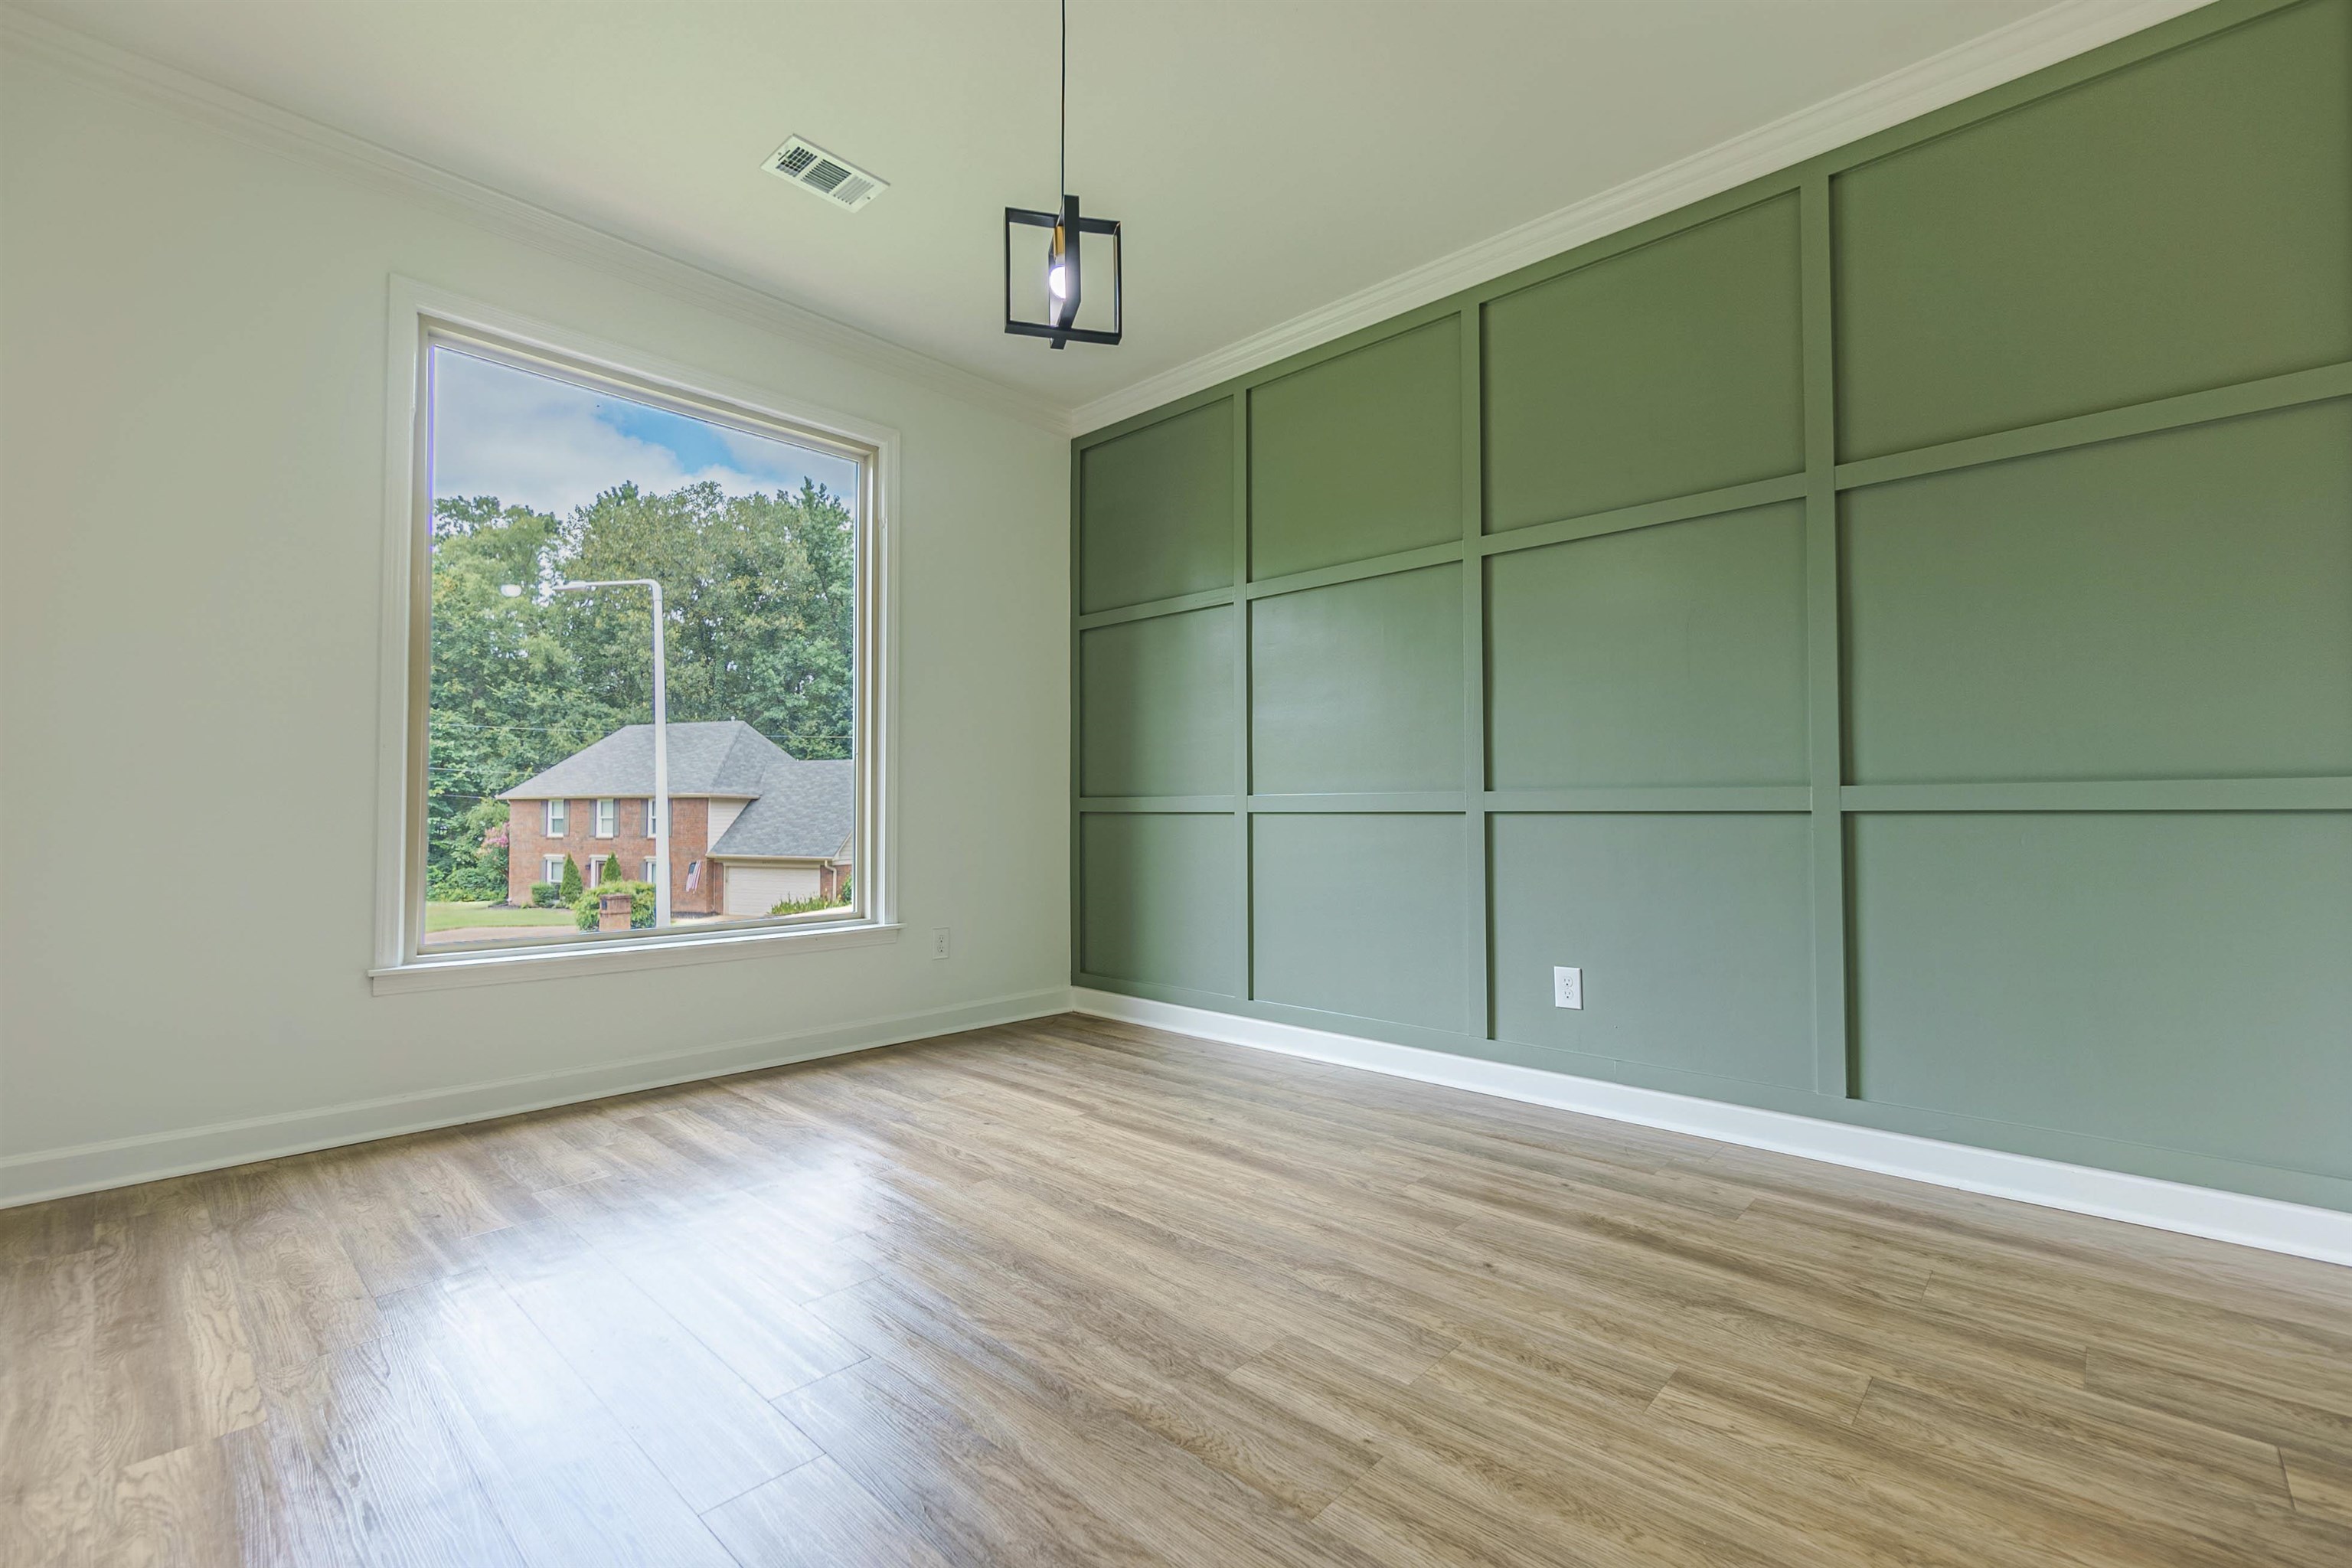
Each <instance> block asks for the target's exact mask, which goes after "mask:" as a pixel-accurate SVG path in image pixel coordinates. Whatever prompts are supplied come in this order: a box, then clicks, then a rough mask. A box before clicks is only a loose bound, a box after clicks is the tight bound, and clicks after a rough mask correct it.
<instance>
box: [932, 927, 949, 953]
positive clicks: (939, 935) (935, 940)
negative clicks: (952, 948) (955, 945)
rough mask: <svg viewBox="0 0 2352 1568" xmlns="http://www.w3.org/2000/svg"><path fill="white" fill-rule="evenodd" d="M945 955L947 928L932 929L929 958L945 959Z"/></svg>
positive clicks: (946, 950) (946, 951) (946, 949)
mask: <svg viewBox="0 0 2352 1568" xmlns="http://www.w3.org/2000/svg"><path fill="white" fill-rule="evenodd" d="M947 955H948V928H947V927H945V926H937V927H934V928H933V929H932V931H931V956H932V957H933V958H945V957H946V956H947Z"/></svg>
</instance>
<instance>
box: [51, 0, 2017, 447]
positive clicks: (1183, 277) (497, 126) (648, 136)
mask: <svg viewBox="0 0 2352 1568" xmlns="http://www.w3.org/2000/svg"><path fill="white" fill-rule="evenodd" d="M2048 3H2049V0H1533V3H1516V4H1510V3H1506V4H1495V3H1486V0H1420V3H1411V0H1387V3H1379V4H1372V3H1361V0H1359V3H1353V4H1347V3H1339V0H1323V3H1295V0H1294V3H1269V0H1255V3H1250V0H1228V3H1207V0H1161V3H1151V4H1146V3H1130V0H1075V3H1074V4H1073V5H1071V24H1070V25H1071V42H1070V71H1071V81H1070V97H1071V102H1070V152H1069V157H1070V187H1071V188H1072V189H1073V190H1075V191H1076V192H1077V193H1078V194H1079V195H1081V196H1082V197H1083V198H1084V199H1085V202H1086V205H1087V210H1088V211H1090V212H1097V213H1100V214H1103V215H1105V216H1113V217H1117V218H1118V219H1120V220H1121V221H1122V222H1123V223H1124V224H1125V225H1126V238H1127V242H1128V257H1127V306H1128V334H1127V341H1126V342H1125V343H1123V344H1122V345H1120V346H1119V347H1117V348H1108V349H1106V348H1077V349H1073V350H1071V351H1069V352H1066V353H1054V352H1052V351H1050V350H1048V349H1047V348H1045V345H1044V344H1042V343H1039V342H1034V341H1031V340H1025V339H1015V338H1008V337H1006V336H1005V335H1004V333H1003V329H1002V324H1001V305H1000V291H1001V289H1002V269H1003V256H1002V249H1001V247H1002V243H1003V241H1002V238H1001V236H1002V225H1001V220H1002V210H1003V208H1004V207H1005V206H1006V205H1024V206H1049V205H1052V204H1053V200H1054V181H1055V166H1054V158H1055V148H1054V133H1055V100H1054V84H1055V78H1054V69H1055V6H1054V5H1053V3H1052V0H952V3H936V0H934V3H928V4H917V3H904V4H897V3H891V4H885V3H878V0H869V3H863V4H860V3H835V4H747V3H732V4H729V3H722V4H705V3H699V0H667V3H643V0H641V3H616V4H578V3H570V4H553V3H544V0H541V3H524V4H515V3H509V0H473V3H468V4H412V3H405V0H343V3H304V4H289V3H285V0H264V3H254V0H226V3H224V0H172V3H165V4H158V3H153V0H105V3H79V4H48V5H32V6H27V7H26V9H28V10H31V11H34V12H36V13H37V14H39V15H41V16H46V17H47V18H48V19H50V20H52V21H55V22H58V23H60V24H62V25H64V26H69V27H72V28H75V29H77V30H79V31H80V32H82V33H85V34H88V35H91V36H94V37H99V38H101V39H103V40H105V41H107V42H110V43H112V44H115V45H118V46H120V47H123V48H126V49H129V50H131V51H134V52H136V53H139V54H142V55H144V56H147V57H149V58H153V59H156V60H160V61H163V63H165V64H167V65H171V66H175V67H178V68H181V69H183V70H185V71H188V72H191V73H193V74H194V75H196V76H199V77H203V78H205V79H209V80H211V81H213V82H215V83H217V84H219V85H221V86H224V87H228V88H232V89H236V90H239V91H242V92H245V93H247V94H250V95H251V96H253V97H255V98H258V99H261V100H266V101H268V102H270V103H274V104H276V105H278V106H279V107H281V108H285V109H289V110H294V111H295V112H297V113H299V114H302V115H306V116H308V117H310V118H311V119H314V120H318V121H324V122H325V123H327V124H329V125H331V126H334V127H336V128H337V129H339V130H342V131H346V132H352V133H354V134H357V135H359V136H362V137H364V138H366V139H368V140H370V141H373V142H379V143H382V144H383V145H384V146H387V147H390V148H393V149H394V150H396V151H399V152H402V153H408V154H410V155H411V156H414V157H416V158H420V159H423V160H425V162H427V163H435V164H437V165H439V166H441V167H442V168H445V169H447V170H449V171H452V172H454V173H457V174H465V175H467V176H469V177H471V178H473V179H476V180H478V181H481V182H483V183H484V184H489V185H492V186H495V187H497V188H499V189H500V190H504V191H506V192H509V193H510V194H512V195H518V196H520V197H523V198H524V199H526V200H528V201H530V202H533V203H536V204H538V205H541V206H545V207H549V208H551V209H553V210H555V211H558V212H561V213H563V214H566V215H568V216H572V217H576V218H580V219H582V220H584V221H586V222H588V223H590V224H593V225H594V226H598V227H600V228H604V229H606V230H609V231H611V232H614V233H616V234H620V235H624V236H625V237H630V238H633V239H635V240H638V241H641V242H643V243H646V244H648V245H651V246H653V247H656V248H657V249H660V250H663V251H667V252H668V253H669V254H671V255H673V256H676V257H679V258H684V259H687V260H689V261H693V262H696V263H698V264H699V265H702V266H704V267H707V268H710V269H711V270H713V271H717V272H719V273H722V274H725V275H727V276H729V277H731V278H734V279H738V280H740V281H742V282H745V283H749V284H751V285H753V286H755V287H757V288H760V289H764V290H766V291H768V292H770V293H772V294H776V295H780V296H782V297H783V298H785V299H788V300H793V301H795V302H797V303H799V304H802V305H805V306H808V307H810V308H812V309H814V310H818V311H821V312H823V313H824V314H826V315H828V316H832V317H835V318H836V319H838V320H840V321H846V322H850V323H852V324H854V325H856V326H859V327H862V328H865V329H866V330H867V331H871V332H874V333H876V334H877V335H879V336H882V337H885V338H887V339H890V340H892V341H894V342H898V343H900V344H903V345H905V346H907V347H909V348H913V349H917V350H919V351H921V352H923V353H929V354H931V355H933V356H935V357H937V358H939V359H941V360H945V361H948V362H949V363H953V364H957V365H960V366H962V367H964V368H966V369H968V370H971V371H973V372H976V373H978V374H982V375H985V376H988V377H990V378H992V379H994V380H996V381H999V382H1002V383H1005V384H1012V385H1014V386H1018V387H1022V388H1024V389H1026V390H1028V391H1029V392H1031V393H1032V394H1034V395H1038V396H1041V397H1043V398H1045V399H1046V400H1047V401H1049V402H1051V403H1052V404H1055V405H1059V406H1061V407H1064V408H1071V407H1075V406H1076V405H1081V404H1085V403H1088V402H1091V401H1093V400H1095V399H1097V398H1099V397H1102V396H1105V395H1108V394H1111V393H1113V392H1116V391H1118V389H1120V388H1124V387H1128V386H1130V385H1132V384H1135V383H1137V382H1140V381H1143V380H1145V379H1146V378H1148V377H1150V376H1153V375H1156V374H1160V373H1163V372H1167V371H1169V370H1171V368H1172V367H1175V366H1177V365H1180V364H1182V363H1185V362H1187V361H1190V360H1192V359H1195V358H1197V357H1199V356H1201V355H1203V354H1207V353H1212V352H1213V351H1215V350H1218V349H1220V348H1223V347H1224V346H1226V345H1228V344H1231V343H1234V342H1237V341H1239V340H1242V339H1244V338H1247V337H1249V336H1251V335H1252V334H1255V333H1257V332H1261V331H1265V330H1267V329H1269V328H1272V327H1274V326H1276V324H1277V323H1280V322H1283V321H1287V320H1289V319H1290V318H1292V317H1295V316H1297V315H1300V314H1302V313H1304V312H1307V311H1309V310H1315V309H1316V308H1318V307H1320V306H1324V305H1327V304H1328V303H1329V302H1330V301H1332V300H1339V299H1340V298H1342V297H1344V296H1347V295H1349V294H1352V293H1354V292H1356V291H1357V290H1359V289H1365V288H1367V287H1370V286H1371V285H1374V284H1377V283H1379V282H1381V281H1382V280H1383V279H1389V278H1391V277H1394V276H1395V275H1397V274H1399V273H1402V272H1405V271H1407V270H1409V269H1411V268H1414V267H1417V266H1421V265H1423V264H1425V263H1428V262H1431V261H1433V260H1434V259H1436V258H1440V257H1443V256H1445V255H1446V254H1448V253H1450V252H1453V251H1455V250H1459V249H1461V248H1463V247H1465V246H1467V245H1470V244H1472V243H1474V242H1475V241H1478V240H1481V239H1484V238H1486V237H1489V236H1493V235H1496V234H1498V233H1500V232H1502V231H1504V230H1506V229H1509V228H1512V227H1514V226H1518V225H1520V224H1523V223H1527V222H1528V221H1530V220H1532V219H1535V218H1538V217H1540V216H1543V215H1545V214H1547V213H1550V212H1552V211H1554V210H1556V209H1558V208H1560V207H1564V206H1567V205H1570V204H1573V203H1576V202H1578V201H1580V200H1583V199H1585V198H1588V197H1591V196H1592V195H1597V194H1598V193H1600V192H1602V191H1604V190H1607V189H1609V188H1610V187H1612V186H1614V185H1617V184H1622V182H1624V181H1626V180H1628V179H1631V178H1633V177H1634V176H1637V175H1640V174H1644V173H1647V172H1648V171H1651V170H1654V169H1656V168H1659V167H1661V166H1663V165H1664V164H1667V163H1673V162H1674V161H1675V160H1676V159H1679V158H1683V157H1685V156H1687V155H1689V154H1691V153H1696V152H1699V151H1701V150H1703V149H1705V148H1707V147H1709V146H1712V145H1714V144H1715V143H1717V142H1722V141H1725V140H1726V139H1727V138H1730V137H1732V136H1735V135H1737V134H1738V133H1739V132H1744V131H1748V130H1750V129H1753V128H1755V127H1758V126H1760V125H1763V124H1766V123H1768V122H1769V121H1774V120H1776V119H1779V118H1780V117H1781V116H1783V115H1787V114H1790V113H1791V112H1793V111H1795V110H1801V109H1803V108H1805V107H1807V106H1808V105H1811V104H1813V103H1817V102H1819V101H1821V100H1823V99H1827V98H1830V97H1832V96H1833V95H1835V94H1837V93H1839V92H1841V91H1843V90H1845V89H1851V88H1853V87H1857V86H1859V85H1861V84H1863V83H1865V82H1868V81H1872V80H1874V79H1877V78H1879V77H1882V76H1885V75H1886V74H1887V73H1889V72H1892V71H1895V70H1896V69H1898V68H1902V67H1905V66H1906V65H1910V64H1913V63H1915V62H1916V61H1919V60H1922V59H1925V58H1927V57H1929V56H1932V55H1935V54H1937V53H1939V52H1941V51H1943V50H1945V49H1948V48H1951V47H1955V46H1957V45H1959V44H1962V43H1965V42H1967V41H1968V40H1969V39H1972V38H1975V37H1979V36H1980V35H1982V34H1985V33H1987V32H1990V31H1992V30H1994V29H1996V28H1998V27H2000V26H2003V25H2005V24H2008V23H2011V22H2014V21H2017V20H2019V19H2020V18H2021V17H2023V16H2027V15H2029V14H2031V13H2032V12H2034V11H2037V10H2040V9H2042V8H2043V6H2044V5H2047V4H2048ZM790 132H799V133H801V134H803V135H804V136H807V137H808V138H810V139H811V140H812V141H814V142H818V143H819V144H821V145H823V146H824V147H826V148H828V149H830V150H832V151H835V152H837V153H841V154H843V155H844V156H845V157H848V158H851V159H853V160H856V161H857V162H859V163H864V164H865V165H866V166H867V167H868V168H871V169H872V170H874V171H875V172H876V173H877V174H881V175H882V176H883V177H884V178H885V179H887V180H889V181H890V182H891V188H890V189H889V190H888V191H887V193H885V194H884V195H882V196H880V197H879V198H878V199H877V200H876V201H874V202H873V203H871V204H870V205H867V206H866V208H865V209H864V210H863V211H861V212H857V213H854V214H853V213H845V212H841V211H838V210H836V209H834V208H832V207H830V206H828V205H825V204H824V203H822V202H820V201H817V200H815V199H814V198H812V197H810V196H809V195H805V194H803V193H801V192H799V191H796V190H794V189H793V188H791V187H790V186H788V185H786V184H783V183H782V182H781V181H778V180H776V179H774V178H772V177H771V176H770V175H768V174H764V173H762V172H761V168H760V162H761V159H762V158H763V157H764V156H765V155H766V154H767V153H769V152H771V151H772V149H773V148H774V147H775V146H776V145H777V144H778V143H779V142H782V140H783V139H784V137H785V136H786V135H787V134H788V133H790Z"/></svg>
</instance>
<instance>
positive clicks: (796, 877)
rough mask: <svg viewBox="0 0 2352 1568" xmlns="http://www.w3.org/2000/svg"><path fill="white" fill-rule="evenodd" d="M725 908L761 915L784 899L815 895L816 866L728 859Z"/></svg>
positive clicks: (735, 911) (736, 911)
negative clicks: (759, 863)
mask: <svg viewBox="0 0 2352 1568" xmlns="http://www.w3.org/2000/svg"><path fill="white" fill-rule="evenodd" d="M726 864H727V912H728V913H729V914H730V915H764V914H766V913H767V912H768V911H769V910H772V909H774V908H775V907H776V906H777V905H778V904H781V903H782V902H783V901H784V900H786V899H814V898H815V897H816V893H817V869H816V868H815V867H814V866H747V865H745V864H743V862H741V861H740V860H730V861H728V862H727V863H726Z"/></svg>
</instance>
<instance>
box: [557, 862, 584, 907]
mask: <svg viewBox="0 0 2352 1568" xmlns="http://www.w3.org/2000/svg"><path fill="white" fill-rule="evenodd" d="M587 890H588V887H587V884H586V883H584V882H583V881H582V880H581V879H580V862H579V861H577V860H574V859H573V858H572V857H571V856H569V855H566V856H565V857H564V858H563V880H562V881H561V882H559V883H557V884H556V889H555V896H556V897H557V898H559V899H561V900H563V901H564V902H565V903H567V904H576V903H578V902H579V901H580V895H581V894H583V893H584V892H586V891H587Z"/></svg>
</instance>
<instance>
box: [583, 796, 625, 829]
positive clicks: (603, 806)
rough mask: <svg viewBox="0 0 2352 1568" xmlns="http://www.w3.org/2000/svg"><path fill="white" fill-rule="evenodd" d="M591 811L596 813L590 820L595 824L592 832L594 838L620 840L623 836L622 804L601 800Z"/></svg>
mask: <svg viewBox="0 0 2352 1568" xmlns="http://www.w3.org/2000/svg"><path fill="white" fill-rule="evenodd" d="M591 809H592V810H593V811H594V812H595V816H593V817H591V818H590V819H589V820H590V821H592V822H593V823H594V824H595V826H594V828H593V830H592V832H593V837H598V838H618V837H620V836H621V803H620V802H619V801H617V800H611V799H605V800H600V801H598V802H597V803H596V804H595V805H594V806H593V807H592V808H591Z"/></svg>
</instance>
